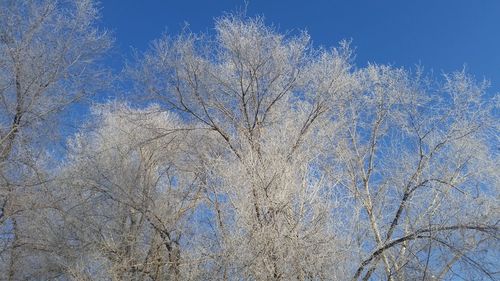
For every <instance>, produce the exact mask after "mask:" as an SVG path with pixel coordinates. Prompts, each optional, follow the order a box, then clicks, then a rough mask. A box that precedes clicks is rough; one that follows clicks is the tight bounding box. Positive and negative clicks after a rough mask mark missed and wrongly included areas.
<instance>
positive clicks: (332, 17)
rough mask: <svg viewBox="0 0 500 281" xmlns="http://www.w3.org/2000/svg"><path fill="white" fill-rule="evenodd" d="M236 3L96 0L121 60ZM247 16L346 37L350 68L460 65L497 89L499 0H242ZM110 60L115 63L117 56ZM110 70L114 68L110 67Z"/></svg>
mask: <svg viewBox="0 0 500 281" xmlns="http://www.w3.org/2000/svg"><path fill="white" fill-rule="evenodd" d="M242 6H244V2H243V0H232V1H231V0H218V1H215V0H205V1H203V0H198V1H196V0H179V1H173V0H163V1H162V0H142V1H141V0H102V1H101V8H102V15H103V18H102V20H101V24H102V25H103V26H104V27H106V28H107V29H110V30H112V31H113V32H114V35H115V37H116V52H115V53H116V54H121V55H123V56H125V57H128V56H129V55H130V54H131V47H134V48H136V49H138V50H140V51H143V50H145V49H146V48H147V46H148V44H149V42H150V41H151V40H153V39H156V38H158V37H159V36H160V35H161V34H162V33H163V32H165V31H166V32H167V33H168V34H172V35H174V34H177V33H178V31H179V30H180V28H181V27H182V26H183V25H184V23H185V22H187V23H189V24H190V29H191V30H192V31H195V32H198V31H202V32H212V31H213V26H214V23H213V19H214V18H216V17H218V16H221V15H223V13H224V12H231V11H236V10H238V9H240V8H241V7H242ZM247 14H248V15H250V16H252V15H263V16H264V17H265V19H266V22H267V23H268V24H274V25H275V26H278V27H279V30H280V31H283V32H285V31H288V30H300V29H306V30H307V31H308V32H309V34H310V35H311V37H312V39H313V42H314V45H316V46H319V45H322V46H327V47H330V46H335V45H336V44H337V43H338V42H339V41H340V40H342V39H352V42H353V46H354V47H356V63H357V64H358V65H360V66H363V65H365V64H366V63H367V62H376V63H390V64H392V65H395V66H404V67H414V66H415V64H419V63H420V64H421V65H422V66H424V67H425V69H427V70H431V69H432V70H433V71H434V73H436V74H439V73H441V72H442V71H452V70H459V69H461V68H462V67H463V66H464V64H466V65H467V69H468V71H469V72H470V73H472V74H474V75H475V76H476V78H477V79H482V78H486V79H488V80H490V81H491V83H492V87H491V88H490V92H499V91H500V0H418V1H417V0H378V1H375V0H364V1H362V0H343V1H340V0H309V1H298V0H250V1H249V4H248V10H247ZM117 57H118V56H116V57H115V62H118V61H119V59H118V58H117ZM113 65H114V66H115V67H117V66H118V65H119V63H115V64H113Z"/></svg>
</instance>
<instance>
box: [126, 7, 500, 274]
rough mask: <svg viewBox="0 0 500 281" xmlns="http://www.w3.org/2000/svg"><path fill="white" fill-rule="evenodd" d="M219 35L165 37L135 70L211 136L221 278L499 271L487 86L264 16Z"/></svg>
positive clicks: (205, 252) (144, 87) (215, 258)
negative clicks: (359, 51) (364, 52)
mask: <svg viewBox="0 0 500 281" xmlns="http://www.w3.org/2000/svg"><path fill="white" fill-rule="evenodd" d="M216 31H217V34H216V36H215V38H209V37H207V36H205V35H196V34H190V33H189V32H187V33H184V34H182V35H180V36H179V37H177V38H173V39H171V38H164V39H161V40H158V41H155V43H154V44H153V48H152V50H151V51H150V52H148V53H146V54H145V55H144V57H143V58H142V59H141V62H140V63H138V65H137V66H136V67H134V68H132V69H131V70H130V73H131V75H132V78H133V79H135V80H136V81H137V85H138V88H137V89H138V90H139V91H140V92H146V93H149V94H150V97H151V98H152V99H153V100H154V101H155V102H159V103H160V104H161V105H162V106H163V108H164V109H165V110H174V111H176V112H179V114H181V116H184V118H186V119H187V120H189V122H190V124H195V126H198V127H202V128H205V130H206V132H207V142H208V143H211V144H210V145H209V146H208V147H205V146H202V147H203V149H202V150H199V149H198V150H196V154H198V155H199V156H197V157H196V158H195V159H196V161H195V162H193V164H192V165H193V166H199V167H200V171H202V174H203V177H201V179H202V182H201V183H202V185H203V186H204V193H205V198H206V200H205V201H206V203H205V204H206V205H207V207H208V208H211V209H212V216H208V217H207V218H206V221H207V222H206V223H207V224H208V225H209V226H210V229H212V231H213V233H212V234H211V235H210V238H209V239H208V240H207V239H206V240H204V241H202V242H200V247H201V248H200V251H201V253H200V254H201V255H202V256H205V257H207V258H208V259H206V261H207V265H206V266H205V268H209V271H210V272H212V273H211V274H213V272H214V271H215V272H217V274H218V275H217V277H216V279H234V278H236V279H238V278H242V279H257V280H278V279H285V280H288V279H299V280H305V279H330V278H334V279H343V280H347V279H354V280H357V279H363V280H368V279H370V278H372V277H373V276H377V278H384V279H388V280H395V279H397V280H405V279H415V278H420V279H423V280H431V279H445V278H447V277H451V276H453V275H455V274H457V275H460V274H464V273H463V272H468V273H467V274H472V275H474V274H479V275H481V274H482V275H485V276H487V277H490V278H492V279H493V278H495V277H494V274H495V270H494V266H495V264H494V262H493V263H490V262H489V261H492V260H494V258H492V257H493V256H492V255H494V253H493V252H492V251H491V250H488V247H491V246H492V245H495V242H496V239H497V235H498V232H497V221H498V214H497V209H496V207H495V206H496V205H497V204H496V201H495V196H496V195H497V194H498V189H497V188H498V173H497V172H496V171H495V169H494V167H495V166H497V163H498V154H497V152H496V150H495V149H496V148H495V147H496V146H495V143H496V142H497V141H498V140H497V139H496V137H495V136H496V134H497V132H498V131H497V129H498V128H497V127H495V117H494V116H493V115H491V114H492V113H493V111H494V108H495V106H497V105H496V104H495V103H494V102H495V101H494V100H493V101H492V100H487V99H486V98H485V97H484V93H485V89H486V84H484V83H483V84H477V83H476V82H475V81H474V80H473V79H472V78H471V77H469V76H467V75H466V74H465V73H464V72H458V73H452V74H450V75H447V76H445V77H444V79H433V78H432V77H424V75H423V74H422V73H421V72H420V71H417V73H416V74H411V73H409V72H407V71H405V70H403V69H396V68H392V67H388V66H376V65H370V66H368V67H367V68H363V69H359V70H354V69H353V68H352V67H351V66H350V51H349V49H348V47H347V45H346V44H345V43H344V44H343V45H341V48H339V49H333V50H332V51H325V50H315V49H313V48H312V47H311V46H310V44H309V39H308V36H307V35H305V34H300V35H298V36H296V37H286V36H283V35H282V34H279V33H277V32H276V31H275V30H274V29H272V28H269V27H266V26H265V25H264V23H263V21H262V20H261V19H242V18H239V17H233V16H228V17H223V18H221V19H219V20H218V21H217V24H216ZM442 80H444V81H443V82H441V81H442ZM492 243H493V244H492ZM214 249H215V252H214ZM485 256H489V258H485ZM465 268H471V269H472V270H469V269H467V270H465Z"/></svg>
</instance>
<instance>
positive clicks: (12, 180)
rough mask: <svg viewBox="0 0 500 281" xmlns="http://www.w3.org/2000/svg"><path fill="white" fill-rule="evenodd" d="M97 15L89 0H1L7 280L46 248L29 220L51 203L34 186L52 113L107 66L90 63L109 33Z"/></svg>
mask: <svg viewBox="0 0 500 281" xmlns="http://www.w3.org/2000/svg"><path fill="white" fill-rule="evenodd" d="M97 16H98V14H97V8H96V6H95V3H94V2H93V1H86V0H85V1H78V2H76V1H24V0H23V1H9V0H2V1H1V2H0V229H1V231H2V234H1V238H0V243H1V245H0V257H1V262H0V271H2V272H4V274H2V275H4V276H7V277H6V278H7V279H8V280H14V279H16V280H19V279H24V278H28V277H27V276H28V274H30V273H31V271H30V270H28V269H27V268H28V267H25V265H24V263H30V262H31V261H30V260H33V259H35V256H36V253H35V252H38V251H43V245H40V244H39V243H38V242H41V241H38V237H36V235H37V234H36V231H35V230H34V229H29V225H30V223H29V220H30V219H31V218H30V216H31V215H32V214H33V212H35V213H36V212H38V209H40V208H47V207H49V206H50V204H49V203H48V202H47V198H46V196H42V197H39V196H37V193H39V192H43V190H44V188H45V187H46V186H45V185H44V183H45V182H47V180H48V178H47V173H45V172H44V171H43V170H42V169H41V167H42V166H43V165H44V161H45V160H44V159H46V157H45V156H46V155H45V153H44V152H45V151H46V150H45V149H46V148H48V146H50V145H51V143H52V142H54V138H53V136H54V133H55V132H56V130H55V128H57V126H53V125H54V124H57V121H56V120H57V117H58V114H57V113H58V112H61V111H62V110H63V109H65V108H67V107H69V106H70V105H71V104H73V103H75V102H76V101H78V100H80V99H81V98H83V97H86V96H88V94H89V93H93V91H94V90H96V89H97V88H93V85H94V84H93V83H94V81H96V80H97V79H100V78H102V77H103V75H104V74H105V72H103V71H102V70H100V69H99V68H96V67H94V65H95V62H96V60H97V59H98V58H99V57H100V56H101V55H102V54H103V53H104V52H105V51H106V50H107V49H108V48H109V47H110V44H111V40H110V38H109V37H108V36H107V34H106V33H105V32H100V31H98V30H97V29H96V27H95V20H96V19H97ZM26 266H28V265H26ZM24 274H26V275H24Z"/></svg>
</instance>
